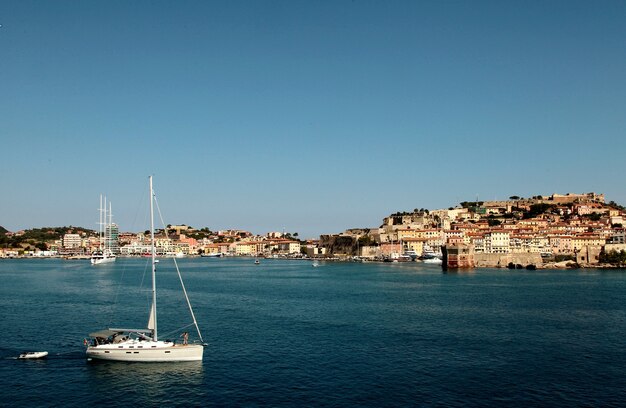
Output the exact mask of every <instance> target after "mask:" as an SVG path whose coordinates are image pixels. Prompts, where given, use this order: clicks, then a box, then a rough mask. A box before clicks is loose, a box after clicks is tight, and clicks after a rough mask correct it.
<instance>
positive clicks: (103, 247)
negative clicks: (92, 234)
mask: <svg viewBox="0 0 626 408" xmlns="http://www.w3.org/2000/svg"><path fill="white" fill-rule="evenodd" d="M102 198H103V197H102V194H100V220H99V222H98V225H99V230H98V235H99V238H100V245H99V247H98V250H97V251H94V252H93V253H92V254H91V264H92V265H100V264H105V263H111V262H115V259H116V256H115V254H114V253H113V251H112V250H111V231H112V226H113V222H112V218H113V215H112V212H111V202H110V201H109V212H108V217H109V222H108V223H107V199H106V197H104V206H103V205H102V203H103V200H102Z"/></svg>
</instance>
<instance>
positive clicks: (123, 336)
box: [85, 176, 204, 362]
mask: <svg viewBox="0 0 626 408" xmlns="http://www.w3.org/2000/svg"><path fill="white" fill-rule="evenodd" d="M154 200H155V197H154V193H153V190H152V176H151V177H150V240H151V258H152V262H151V263H152V306H151V308H150V317H149V319H148V325H147V328H145V329H106V330H101V331H98V332H95V333H91V334H90V335H89V337H90V338H91V340H90V341H87V340H86V339H85V344H86V345H87V352H86V354H87V357H88V358H91V359H98V360H113V361H128V362H178V361H201V360H202V356H203V352H204V346H203V345H202V344H188V343H187V339H188V333H187V332H184V333H183V334H182V335H181V336H182V337H183V342H182V344H176V343H175V342H172V341H167V340H166V341H162V340H159V338H158V332H157V294H156V265H157V263H158V261H157V260H156V248H155V240H154V207H153V205H154ZM174 264H175V265H176V270H177V272H178V274H179V279H180V282H181V286H182V289H183V293H184V294H185V299H186V300H187V306H188V307H189V311H190V313H191V317H192V319H193V325H194V326H195V328H196V331H197V333H198V337H199V338H200V341H201V342H202V335H201V334H200V329H199V328H198V323H197V322H196V317H195V315H194V313H193V309H192V308H191V303H190V302H189V297H188V296H187V291H186V290H185V286H184V284H183V281H182V279H181V278H180V271H178V264H177V263H176V261H175V258H174ZM190 326H191V325H190Z"/></svg>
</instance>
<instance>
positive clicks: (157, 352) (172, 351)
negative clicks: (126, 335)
mask: <svg viewBox="0 0 626 408" xmlns="http://www.w3.org/2000/svg"><path fill="white" fill-rule="evenodd" d="M203 353H204V347H203V346H201V345H198V344H187V345H181V344H179V345H171V346H166V347H150V348H137V347H136V346H135V347H134V348H130V347H127V346H119V345H102V346H90V347H88V348H87V358H92V359H96V360H109V361H128V362H142V363H163V362H173V361H202V356H203Z"/></svg>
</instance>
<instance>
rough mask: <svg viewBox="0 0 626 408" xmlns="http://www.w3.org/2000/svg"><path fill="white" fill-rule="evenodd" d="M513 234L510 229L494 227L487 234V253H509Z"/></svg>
mask: <svg viewBox="0 0 626 408" xmlns="http://www.w3.org/2000/svg"><path fill="white" fill-rule="evenodd" d="M510 239H511V235H510V232H509V231H505V230H496V229H493V230H491V231H489V232H487V233H486V234H485V253H487V254H508V253H510V252H511V247H510Z"/></svg>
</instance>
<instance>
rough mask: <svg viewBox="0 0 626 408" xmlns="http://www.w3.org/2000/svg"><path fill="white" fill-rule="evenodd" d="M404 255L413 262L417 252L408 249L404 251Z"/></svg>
mask: <svg viewBox="0 0 626 408" xmlns="http://www.w3.org/2000/svg"><path fill="white" fill-rule="evenodd" d="M404 255H406V256H408V257H409V258H411V261H414V260H416V259H417V252H415V251H413V250H411V249H408V250H406V251H404Z"/></svg>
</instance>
